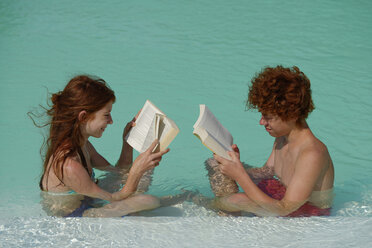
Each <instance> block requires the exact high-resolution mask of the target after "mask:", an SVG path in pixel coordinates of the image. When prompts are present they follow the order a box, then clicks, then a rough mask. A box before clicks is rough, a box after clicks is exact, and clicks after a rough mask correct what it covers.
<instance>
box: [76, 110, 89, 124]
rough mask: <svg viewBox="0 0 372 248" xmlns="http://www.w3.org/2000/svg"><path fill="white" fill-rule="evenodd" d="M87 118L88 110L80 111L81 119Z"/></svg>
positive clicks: (79, 117)
mask: <svg viewBox="0 0 372 248" xmlns="http://www.w3.org/2000/svg"><path fill="white" fill-rule="evenodd" d="M86 118H87V111H85V110H82V111H80V113H79V115H78V119H79V121H81V122H83V121H85V120H86Z"/></svg>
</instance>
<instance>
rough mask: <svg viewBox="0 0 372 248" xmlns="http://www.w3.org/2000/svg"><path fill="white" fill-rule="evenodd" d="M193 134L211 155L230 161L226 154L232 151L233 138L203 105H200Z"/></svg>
mask: <svg viewBox="0 0 372 248" xmlns="http://www.w3.org/2000/svg"><path fill="white" fill-rule="evenodd" d="M193 134H194V135H195V136H196V137H198V138H199V139H200V140H201V142H202V143H203V145H205V146H206V147H207V148H208V149H209V150H211V151H212V152H213V153H216V154H218V155H220V156H221V157H224V158H226V159H229V160H231V158H230V156H229V154H228V153H227V152H228V151H232V148H231V146H232V144H233V137H232V136H231V134H230V132H229V131H228V130H227V129H226V128H225V127H224V126H222V124H221V123H220V122H219V121H218V120H217V118H216V117H215V116H214V115H213V113H212V112H211V111H210V110H209V109H208V107H207V106H205V105H204V104H200V114H199V118H198V120H197V121H196V122H195V124H194V131H193Z"/></svg>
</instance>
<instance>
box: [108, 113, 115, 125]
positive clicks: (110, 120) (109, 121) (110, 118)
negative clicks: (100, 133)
mask: <svg viewBox="0 0 372 248" xmlns="http://www.w3.org/2000/svg"><path fill="white" fill-rule="evenodd" d="M112 123H114V121H113V120H112V117H111V115H110V117H109V120H108V124H112Z"/></svg>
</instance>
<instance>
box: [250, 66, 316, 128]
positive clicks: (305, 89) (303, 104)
mask: <svg viewBox="0 0 372 248" xmlns="http://www.w3.org/2000/svg"><path fill="white" fill-rule="evenodd" d="M246 106H247V108H248V109H257V110H258V111H260V112H261V113H262V114H273V115H277V116H279V117H280V118H281V119H282V120H283V121H288V120H296V121H297V122H298V123H299V122H300V121H301V120H305V119H306V118H307V117H308V115H309V113H311V112H312V111H313V110H314V108H315V107H314V104H313V101H312V99H311V89H310V80H309V79H308V78H307V77H306V75H305V74H304V73H303V72H301V71H300V70H299V69H298V67H296V66H293V67H292V68H285V67H283V66H280V65H279V66H277V67H274V68H271V67H266V68H264V69H263V70H262V71H261V72H260V73H259V74H257V75H256V76H255V77H254V78H253V79H252V81H251V85H250V86H249V93H248V100H247V103H246Z"/></svg>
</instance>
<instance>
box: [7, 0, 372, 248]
mask: <svg viewBox="0 0 372 248" xmlns="http://www.w3.org/2000/svg"><path fill="white" fill-rule="evenodd" d="M371 11H372V3H371V2H370V1H367V0H364V1H363V0H361V1H346V0H345V1H344V0H341V1H320V0H315V1H304V0H300V1H273V0H270V1H269V0H268V1H238V0H237V1H222V0H216V1H207V0H198V1H169V0H161V1H110V2H108V3H104V2H101V1H72V0H71V1H44V0H34V1H19V0H18V1H12V0H3V1H1V2H0V75H1V81H0V117H1V118H0V128H1V130H2V132H1V139H0V199H1V200H0V247H45V246H55V247H57V246H58V247H84V246H89V247H91V246H93V247H94V246H97V247H98V246H101V245H103V246H105V247H109V246H112V247H118V246H126V247H133V246H134V247H165V246H169V247H191V246H192V247H195V246H197V247H205V246H207V245H210V246H215V247H227V246H228V247H243V246H244V247H246V246H252V247H265V246H267V247H269V246H270V247H271V246H288V247H299V246H300V247H310V246H311V247H313V246H314V245H316V246H319V247H349V246H350V247H370V246H371V244H372V238H371V237H370V235H369V232H368V231H370V230H372V221H371V216H372V197H371V196H372V183H371V180H370V177H371V175H372V166H371V165H372V158H371V151H372V132H371V131H370V128H369V125H370V123H372V103H371V96H372V79H371V76H370V70H371V68H372V43H371V42H370V40H371V39H372V15H371V14H370V13H371ZM277 64H282V65H284V66H292V65H297V66H298V67H299V68H300V69H301V70H302V71H303V72H304V73H305V74H306V75H307V76H308V77H309V78H310V80H311V84H312V91H313V99H314V102H315V106H316V109H315V110H314V112H313V113H312V114H311V115H310V117H309V119H308V123H309V125H310V127H311V129H312V131H313V132H314V134H315V135H316V136H317V137H319V138H320V139H321V140H322V141H323V142H324V143H325V144H326V145H327V147H328V149H329V151H330V154H331V156H332V159H333V162H334V164H335V170H336V179H335V193H336V195H335V202H334V208H333V212H332V216H331V217H325V218H299V219H286V218H248V217H239V218H230V217H229V218H222V217H218V216H216V215H215V214H214V213H213V212H211V211H208V210H205V209H203V208H200V207H197V206H195V205H193V204H192V203H189V202H185V203H183V204H179V205H176V206H174V207H168V208H162V209H157V210H154V211H150V212H147V213H143V215H144V216H147V217H127V218H124V219H84V218H80V219H59V218H52V217H48V216H46V214H45V213H44V212H43V210H42V209H41V206H40V203H39V201H40V196H39V188H38V180H39V176H40V172H41V158H40V155H39V149H40V146H41V144H42V141H43V139H42V134H41V131H40V130H39V129H37V128H35V127H34V126H33V123H32V121H31V120H30V119H29V118H28V117H27V114H26V113H27V112H28V111H30V110H35V109H37V107H38V105H39V104H42V105H45V103H46V100H47V92H48V90H49V91H50V92H55V91H58V90H61V89H62V88H63V86H64V85H65V84H66V82H67V81H68V80H69V79H70V78H71V77H73V76H74V75H77V74H82V73H86V74H92V75H97V76H99V77H102V78H103V79H105V80H106V81H107V82H108V83H109V85H110V86H111V88H112V89H113V90H114V91H115V93H116V96H117V101H116V103H115V104H114V108H113V112H112V115H113V119H114V125H112V126H110V127H109V128H107V129H106V131H105V133H104V135H103V137H102V138H101V139H92V140H91V142H92V143H93V144H94V145H95V147H96V148H97V150H98V151H99V152H100V153H101V154H102V155H104V156H105V157H106V158H107V159H108V160H109V161H110V162H112V163H115V162H116V160H117V158H118V155H119V152H120V148H121V142H122V141H121V136H122V130H123V127H124V125H125V123H126V122H127V121H129V120H130V119H131V118H132V117H133V115H134V114H135V113H137V111H138V109H139V108H140V107H142V105H143V104H144V102H145V100H146V99H150V100H151V101H152V102H154V103H155V104H156V105H157V106H158V107H159V108H160V109H162V110H163V111H164V112H165V113H167V115H168V116H170V117H171V118H172V119H173V120H175V121H176V123H177V124H178V126H179V128H180V130H181V131H180V133H179V135H178V136H177V137H176V139H175V140H174V142H173V143H172V144H171V147H170V148H171V152H170V153H169V154H167V156H166V157H164V158H163V161H162V163H161V165H160V166H159V167H157V168H156V171H155V174H154V180H153V183H152V186H151V188H150V191H149V193H151V194H154V195H158V196H163V195H169V194H177V193H179V192H180V191H181V189H183V188H185V189H189V190H198V191H200V192H201V193H203V194H205V195H208V196H211V195H212V193H211V190H210V187H209V182H208V179H207V177H206V171H205V170H204V164H203V162H204V160H205V159H206V158H208V157H209V156H211V154H210V152H209V151H208V150H207V149H205V148H204V147H203V146H202V145H201V144H200V142H199V140H197V139H196V138H195V137H194V136H193V135H192V126H193V124H194V122H195V121H196V119H197V117H198V114H199V107H198V105H199V104H201V103H203V104H207V106H208V107H209V108H210V109H211V110H212V111H213V112H214V113H215V114H216V116H217V117H218V119H219V120H221V122H222V123H223V124H224V126H226V127H227V128H228V129H229V130H230V131H231V133H232V135H233V136H234V141H235V143H237V144H238V145H239V148H240V151H241V157H242V160H244V161H245V162H247V163H249V164H253V165H256V166H261V165H263V163H264V162H265V161H266V159H267V157H268V155H269V152H270V150H271V146H272V142H273V139H272V137H270V136H269V135H267V133H266V132H265V130H264V129H263V128H262V127H260V126H259V124H258V121H259V118H260V115H259V114H258V113H257V112H254V111H250V112H246V111H245V106H244V101H245V100H246V96H247V90H248V87H247V84H248V82H249V81H250V79H251V78H252V77H253V76H254V75H255V73H256V72H257V71H259V70H260V69H261V68H262V67H264V66H267V65H270V66H274V65H277Z"/></svg>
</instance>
